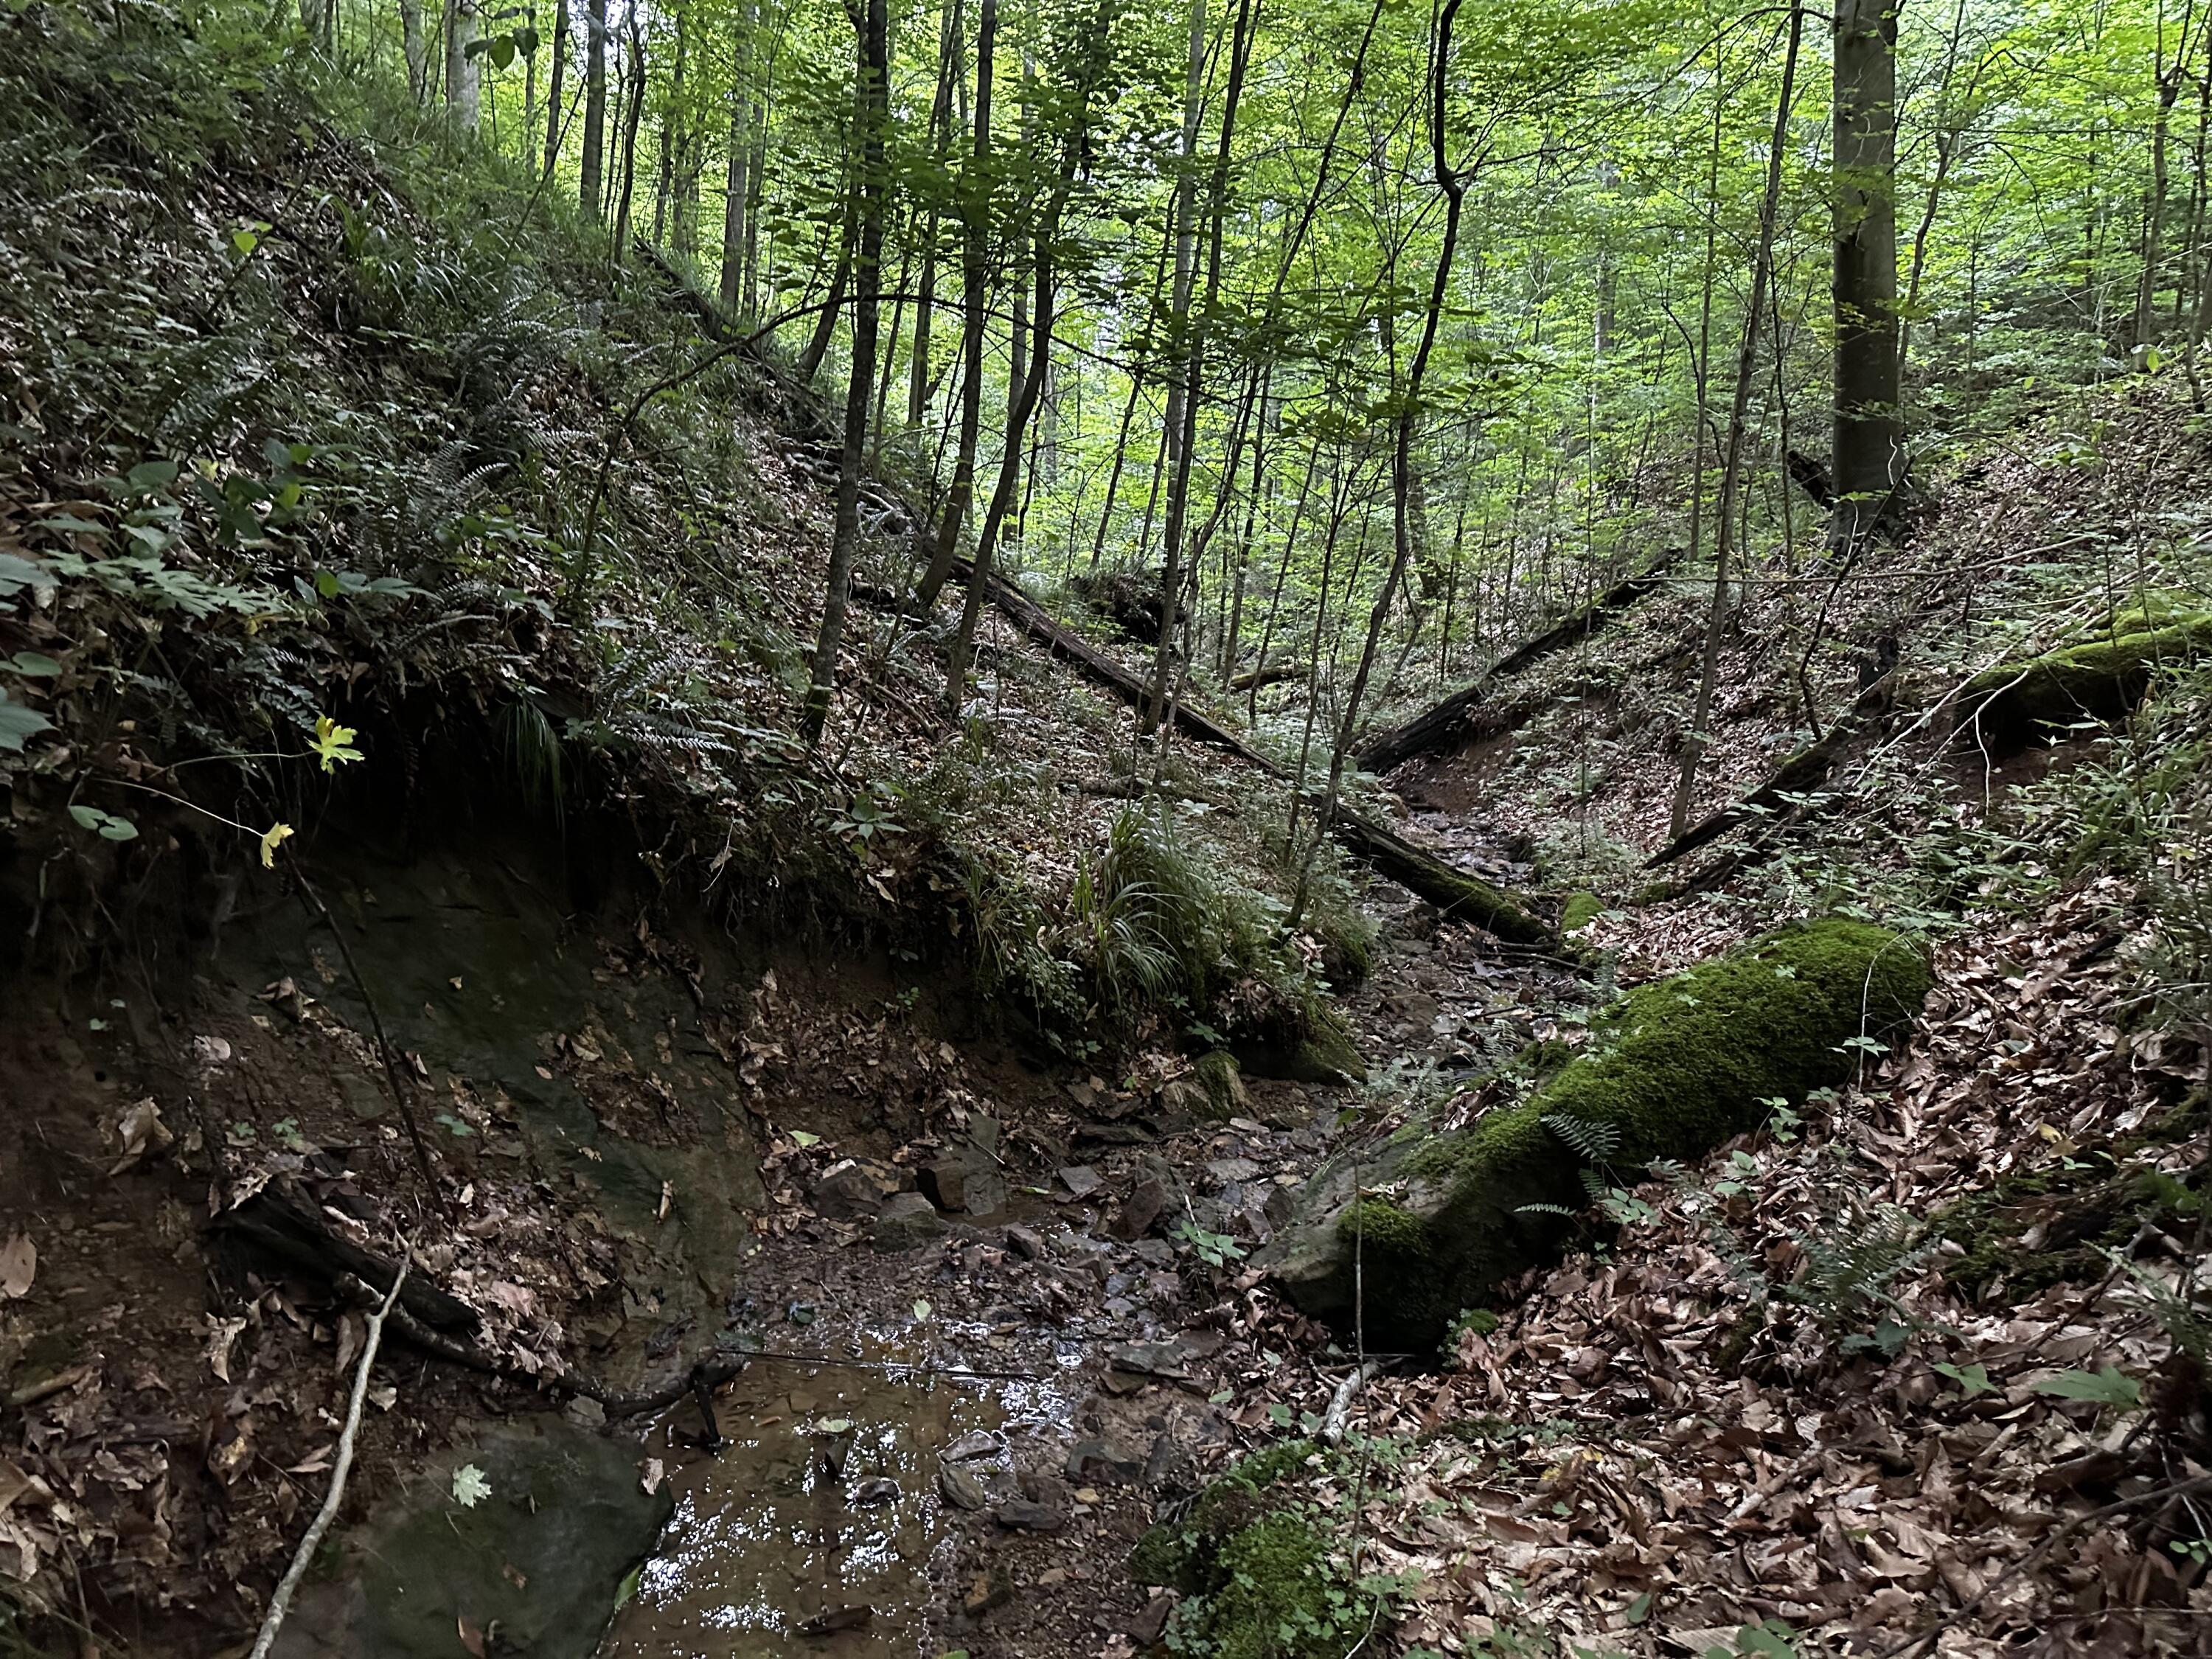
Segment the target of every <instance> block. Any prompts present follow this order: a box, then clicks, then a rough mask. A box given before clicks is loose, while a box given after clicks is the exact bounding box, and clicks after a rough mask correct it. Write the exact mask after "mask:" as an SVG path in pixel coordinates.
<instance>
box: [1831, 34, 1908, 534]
mask: <svg viewBox="0 0 2212 1659" xmlns="http://www.w3.org/2000/svg"><path fill="white" fill-rule="evenodd" d="M1835 53H1836V62H1835V261H1836V264H1835V335H1836V386H1835V392H1836V401H1835V445H1834V457H1833V465H1834V471H1835V483H1836V493H1837V497H1838V499H1837V503H1836V511H1835V513H1834V516H1833V517H1832V520H1831V521H1830V527H1829V539H1830V544H1831V545H1832V547H1833V548H1835V549H1836V550H1838V551H1842V550H1846V549H1848V548H1850V547H1851V546H1852V545H1854V544H1856V543H1857V542H1858V541H1859V540H1860V539H1861V538H1863V537H1864V536H1866V535H1867V534H1868V533H1869V532H1871V531H1872V530H1873V529H1874V528H1875V526H1876V524H1877V523H1879V522H1880V521H1881V520H1883V519H1884V518H1885V517H1886V516H1887V513H1888V511H1889V509H1890V507H1891V504H1892V501H1893V496H1894V495H1895V494H1896V492H1897V491H1898V490H1899V488H1900V487H1901V486H1902V485H1903V483H1904V482H1905V423H1904V420H1903V417H1902V413H1901V410H1900V408H1899V404H1900V399H1901V392H1902V386H1901V382H1900V380H1899V362H1898V315H1897V197H1896V186H1897V12H1896V9H1895V0H1838V3H1837V6H1836V12H1835Z"/></svg>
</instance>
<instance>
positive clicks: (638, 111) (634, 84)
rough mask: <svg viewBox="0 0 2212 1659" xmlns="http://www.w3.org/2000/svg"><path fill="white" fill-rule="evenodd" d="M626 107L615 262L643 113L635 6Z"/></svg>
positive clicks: (624, 232)
mask: <svg viewBox="0 0 2212 1659" xmlns="http://www.w3.org/2000/svg"><path fill="white" fill-rule="evenodd" d="M629 78H630V93H629V111H628V112H627V113H626V115H625V116H624V118H623V153H622V197H621V200H620V201H619V202H618V203H617V204H616V208H615V262H616V263H617V264H621V263H622V261H623V260H624V259H626V258H629V204H630V193H631V191H632V190H633V188H634V187H635V185H636V183H637V121H638V117H639V116H641V115H642V114H643V113H644V112H645V24H644V21H643V19H642V16H641V14H640V12H639V10H638V9H637V8H636V6H635V4H633V5H632V7H631V9H630V14H629Z"/></svg>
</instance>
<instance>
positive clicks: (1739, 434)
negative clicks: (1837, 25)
mask: <svg viewBox="0 0 2212 1659" xmlns="http://www.w3.org/2000/svg"><path fill="white" fill-rule="evenodd" d="M1804 32H1805V12H1804V9H1803V7H1802V5H1798V6H1793V7H1791V8H1790V45H1789V47H1788V49H1787V51H1786V52H1785V53H1784V57H1783V59H1782V91H1781V94H1780V96H1779V97H1778V99H1777V100H1776V102H1775V106H1774V137H1773V140H1772V143H1771V146H1770V148H1769V149H1768V151H1767V156H1766V194H1765V197H1763V198H1762V199H1761V201H1760V203H1759V251H1758V252H1757V253H1756V254H1755V255H1753V259H1752V264H1751V299H1750V302H1749V303H1748V304H1747V306H1746V307H1745V308H1744V313H1743V338H1742V343H1741V344H1740V345H1739V346H1738V347H1737V349H1736V356H1735V402H1734V403H1733V404H1732V405H1731V406H1730V408H1729V429H1728V450H1727V453H1725V454H1724V455H1723V458H1722V461H1721V501H1720V507H1719V509H1718V511H1717V513H1715V515H1714V520H1713V598H1712V605H1711V608H1710V609H1709V610H1708V611H1706V613H1705V651H1704V653H1703V657H1702V659H1701V661H1700V664H1699V670H1698V695H1697V701H1696V703H1695V705H1694V706H1693V707H1692V709H1691V711H1690V731H1689V735H1688V737H1687V738H1686V739H1685V740H1684V742H1683V744H1682V771H1681V775H1680V778H1678V779H1677V780H1676V781H1675V785H1674V812H1673V815H1672V817H1671V820H1670V829H1669V834H1670V836H1679V835H1680V834H1681V833H1682V831H1683V830H1684V829H1685V828H1686V827H1687V825H1688V823H1689V818H1690V802H1691V799H1692V796H1693V795H1694V794H1695V793H1696V790H1697V783H1698V762H1699V758H1700V757H1702V756H1703V754H1704V752H1705V743H1706V739H1707V733H1706V730H1705V728H1706V726H1707V725H1708V723H1709V722H1710V721H1711V719H1712V709H1713V688H1714V686H1715V684H1717V681H1718V679H1719V673H1720V657H1721V635H1722V633H1723V630H1724V629H1725V626H1726V623H1727V620H1728V574H1729V540H1730V537H1731V535H1732V534H1733V526H1734V524H1735V509H1736V501H1737V497H1738V495H1739V494H1740V492H1741V484H1742V476H1743V452H1744V440H1745V435H1746V433H1747V430H1748V428H1749V414H1750V410H1751V383H1752V376H1753V372H1754V371H1755V369H1756V368H1757V365H1758V360H1759V323H1760V320H1761V317H1762V313H1765V309H1766V284H1767V282H1768V280H1769V278H1770V276H1771V274H1772V272H1773V269H1774V222H1775V217H1776V210H1777V208H1778V205H1779V204H1780V202H1781V199H1782V153H1783V148H1784V145H1785V144H1787V143H1788V142H1789V138H1790V100H1791V99H1792V97H1793V96H1794V95H1795V94H1796V89H1797V46H1798V42H1799V40H1801V39H1802V36H1803V34H1804Z"/></svg>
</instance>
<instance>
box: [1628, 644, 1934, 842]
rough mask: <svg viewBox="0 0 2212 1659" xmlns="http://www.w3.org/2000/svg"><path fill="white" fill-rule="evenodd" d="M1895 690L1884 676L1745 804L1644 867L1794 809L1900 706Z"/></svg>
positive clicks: (1690, 832)
mask: <svg viewBox="0 0 2212 1659" xmlns="http://www.w3.org/2000/svg"><path fill="white" fill-rule="evenodd" d="M1895 690H1896V686H1895V683H1894V681H1893V679H1892V678H1891V676H1889V675H1888V674H1884V675H1883V676H1882V677H1881V678H1880V679H1878V680H1876V681H1875V683H1874V684H1872V685H1869V687H1867V689H1866V690H1863V691H1862V692H1860V693H1859V695H1858V696H1857V697H1856V698H1854V699H1853V700H1852V702H1851V706H1850V708H1847V709H1845V710H1844V713H1843V714H1842V716H1841V717H1840V718H1839V719H1838V720H1836V722H1835V723H1834V724H1833V725H1832V726H1829V728H1828V730H1827V732H1826V735H1825V736H1824V737H1822V738H1820V741H1819V742H1818V743H1814V744H1808V746H1807V747H1805V748H1803V749H1801V750H1798V751H1797V752H1796V754H1794V755H1792V756H1790V758H1789V759H1788V760H1785V761H1784V762H1783V763H1782V764H1781V765H1780V766H1779V767H1778V768H1776V769H1775V770H1774V773H1773V775H1771V777H1769V778H1768V779H1767V780H1766V781H1765V783H1762V784H1760V785H1759V787H1758V788H1756V789H1754V790H1753V791H1752V792H1751V793H1749V794H1747V795H1746V796H1745V797H1744V798H1743V799H1741V800H1739V801H1737V802H1736V803H1735V805H1731V806H1723V808H1722V809H1721V810H1720V811H1717V812H1715V813H1714V814H1713V815H1712V816H1711V817H1708V818H1706V819H1705V821H1704V822H1703V823H1699V824H1696V825H1694V826H1693V827H1692V828H1691V829H1686V830H1684V831H1683V832H1682V833H1681V834H1680V835H1679V836H1675V837H1674V840H1672V841H1670V842H1668V843H1667V844H1666V845H1665V846H1664V847H1662V848H1660V849H1659V850H1658V851H1657V852H1656V853H1654V854H1652V855H1651V856H1650V858H1648V859H1646V860H1644V868H1645V869H1647V870H1656V869H1657V868H1658V867H1659V866H1661V865H1662V864H1672V863H1673V862H1674V860H1676V859H1679V858H1680V857H1681V856H1682V855H1683V854H1685V853H1694V852H1696V851H1697V850H1698V848H1700V847H1703V846H1705V844H1706V843H1707V842H1712V841H1717V840H1719V839H1720V837H1721V836H1724V835H1726V834H1728V832H1729V830H1731V829H1735V828H1737V827H1738V826H1740V825H1741V824H1744V823H1749V822H1750V821H1751V820H1752V819H1753V818H1759V817H1771V815H1772V814H1773V812H1774V811H1775V810H1776V809H1777V808H1778V807H1782V806H1785V805H1791V803H1790V801H1789V800H1788V797H1790V796H1791V795H1802V794H1804V793H1806V792H1807V791H1808V790H1812V789H1817V788H1819V787H1820V786H1821V785H1822V784H1824V783H1826V781H1828V775H1829V774H1830V773H1832V772H1833V771H1834V770H1835V769H1836V763H1837V761H1838V760H1839V759H1841V758H1842V757H1843V752H1844V749H1845V748H1847V747H1848V746H1849V745H1850V742H1851V739H1852V738H1856V737H1857V736H1858V735H1859V734H1860V732H1862V731H1863V730H1864V729H1865V727H1866V726H1867V725H1868V724H1869V722H1870V721H1871V720H1875V719H1876V718H1878V717H1879V716H1881V715H1882V714H1887V713H1888V712H1889V709H1890V707H1891V705H1892V703H1893V702H1894V701H1895Z"/></svg>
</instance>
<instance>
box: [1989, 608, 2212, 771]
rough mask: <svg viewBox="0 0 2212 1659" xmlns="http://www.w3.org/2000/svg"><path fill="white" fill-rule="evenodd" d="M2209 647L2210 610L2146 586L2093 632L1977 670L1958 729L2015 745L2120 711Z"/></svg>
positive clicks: (1994, 746) (2003, 749) (1995, 746)
mask: <svg viewBox="0 0 2212 1659" xmlns="http://www.w3.org/2000/svg"><path fill="white" fill-rule="evenodd" d="M2207 652H2212V611H2191V610H2186V609H2184V608H2183V607H2182V605H2179V603H2177V602H2176V601H2175V600H2174V599H2172V598H2171V597H2170V596H2167V595H2163V594H2145V595H2143V596H2142V597H2141V598H2140V599H2137V600H2136V601H2135V602H2134V603H2133V604H2131V605H2129V606H2128V607H2127V608H2125V609H2124V610H2122V611H2118V612H2117V613H2115V614H2114V615H2113V617H2112V619H2111V621H2110V622H2109V623H2107V624H2106V628H2105V629H2103V630H2102V631H2101V632H2100V634H2099V635H2098V636H2097V637H2096V638H2094V639H2088V640H2083V641H2080V642H2078V643H2076V644H2073V645H2069V646H2065V647H2061V648H2060V649H2058V650H2057V651H2051V652H2047V653H2045V654H2044V655H2042V656H2040V657H2028V658H2023V659H2021V660H2019V661H2017V662H2008V663H2000V664H1998V665H1996V667H1994V668H1991V669H1989V670H1987V671H1984V672H1983V673H1980V674H1977V675H1976V676H1975V677H1974V678H1972V680H1970V681H1968V682H1967V684H1966V691H1965V693H1964V694H1963V695H1962V696H1961V697H1960V727H1959V729H1960V732H1961V734H1962V735H1963V736H1964V737H1966V739H1967V740H1968V741H1978V742H1980V743H1983V744H1986V745H1988V747H1989V748H1990V750H1993V751H1995V752H1997V753H2001V754H2002V753H2009V752H2011V751H2013V750H2018V749H2021V748H2024V747H2025V746H2027V744H2028V743H2029V742H2031V741H2032V740H2033V738H2034V737H2035V735H2036V734H2037V732H2040V731H2044V730H2046V729H2048V728H2051V727H2054V726H2069V725H2071V724H2073V723H2074V722H2075V721H2077V720H2085V719H2086V720H2113V719H2117V718H2118V716H2120V715H2122V714H2126V713H2127V712H2128V710H2130V708H2134V707H2135V705H2136V703H2137V702H2141V701H2142V695H2143V693H2144V692H2145V691H2146V690H2148V689H2149V686H2150V683H2151V677H2152V676H2153V675H2154V674H2155V673H2156V672H2157V671H2158V670H2159V669H2160V668H2161V667H2166V666H2171V665H2177V664H2180V663H2185V662H2188V661H2191V659H2195V658H2197V657H2198V656H2201V655H2203V654H2204V653H2207Z"/></svg>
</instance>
